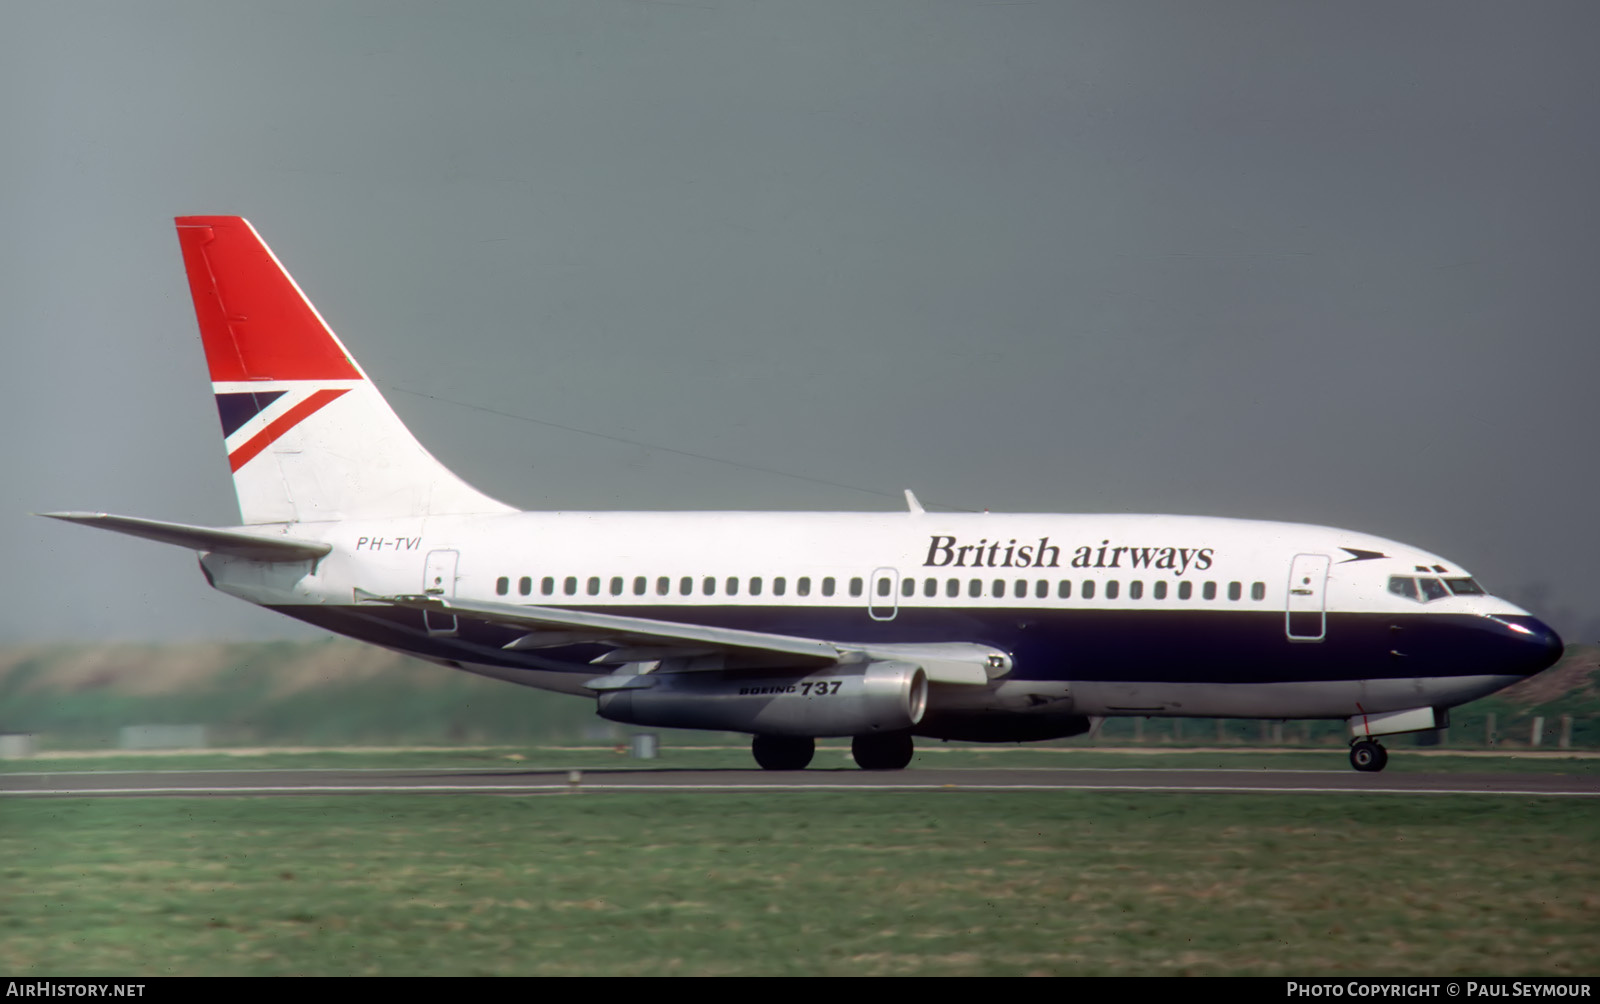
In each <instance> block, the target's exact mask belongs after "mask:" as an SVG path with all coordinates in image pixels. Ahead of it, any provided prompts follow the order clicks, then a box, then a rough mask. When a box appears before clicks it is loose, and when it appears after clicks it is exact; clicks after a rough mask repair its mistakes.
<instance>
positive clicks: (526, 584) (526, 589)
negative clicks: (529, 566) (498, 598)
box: [517, 575, 533, 596]
mask: <svg viewBox="0 0 1600 1004" xmlns="http://www.w3.org/2000/svg"><path fill="white" fill-rule="evenodd" d="M517 592H519V593H521V594H522V595H524V596H527V595H528V594H529V593H531V592H533V579H532V577H530V576H527V575H524V576H523V577H522V578H520V579H518V580H517Z"/></svg>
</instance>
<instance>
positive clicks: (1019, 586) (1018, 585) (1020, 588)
mask: <svg viewBox="0 0 1600 1004" xmlns="http://www.w3.org/2000/svg"><path fill="white" fill-rule="evenodd" d="M1011 595H1012V596H1015V597H1016V598H1017V599H1019V600H1020V599H1023V598H1024V597H1026V596H1027V595H1028V580H1027V579H1018V580H1017V581H1016V582H1014V583H1012V585H1011Z"/></svg>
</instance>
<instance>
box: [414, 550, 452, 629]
mask: <svg viewBox="0 0 1600 1004" xmlns="http://www.w3.org/2000/svg"><path fill="white" fill-rule="evenodd" d="M460 557H461V552H460V551H429V552H428V562H427V566H426V568H425V570H424V571H423V575H422V591H423V592H424V593H426V594H427V595H429V596H437V597H439V598H440V599H444V600H450V599H455V595H456V561H457V559H459V558H460ZM422 620H423V624H424V625H426V627H427V628H428V633H429V634H431V635H453V634H455V633H456V616H455V614H443V613H436V612H434V611H432V610H426V611H424V612H423V614H422Z"/></svg>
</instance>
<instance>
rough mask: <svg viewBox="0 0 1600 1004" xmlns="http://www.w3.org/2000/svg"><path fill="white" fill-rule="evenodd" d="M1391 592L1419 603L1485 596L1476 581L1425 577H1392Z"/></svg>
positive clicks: (1390, 582) (1390, 578)
mask: <svg viewBox="0 0 1600 1004" xmlns="http://www.w3.org/2000/svg"><path fill="white" fill-rule="evenodd" d="M1389 592H1391V593H1393V594H1395V595H1396V596H1404V597H1405V598H1406V599H1408V600H1416V601H1417V602H1418V603H1429V602H1432V601H1433V600H1442V599H1444V598H1445V597H1447V596H1483V595H1484V591H1483V587H1482V586H1480V585H1478V583H1477V581H1476V580H1475V579H1468V578H1455V579H1443V578H1434V577H1432V576H1424V575H1391V576H1389Z"/></svg>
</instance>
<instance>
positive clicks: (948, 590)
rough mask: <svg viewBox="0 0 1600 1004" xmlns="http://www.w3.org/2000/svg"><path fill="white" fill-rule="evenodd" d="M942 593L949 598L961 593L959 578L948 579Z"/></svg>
mask: <svg viewBox="0 0 1600 1004" xmlns="http://www.w3.org/2000/svg"><path fill="white" fill-rule="evenodd" d="M944 594H945V595H946V596H948V597H950V598H951V599H955V598H956V597H957V596H960V595H961V580H960V579H949V580H947V581H946V582H945V584H944Z"/></svg>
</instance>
